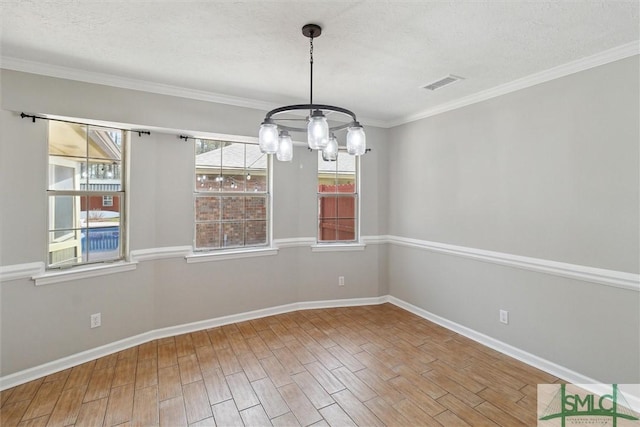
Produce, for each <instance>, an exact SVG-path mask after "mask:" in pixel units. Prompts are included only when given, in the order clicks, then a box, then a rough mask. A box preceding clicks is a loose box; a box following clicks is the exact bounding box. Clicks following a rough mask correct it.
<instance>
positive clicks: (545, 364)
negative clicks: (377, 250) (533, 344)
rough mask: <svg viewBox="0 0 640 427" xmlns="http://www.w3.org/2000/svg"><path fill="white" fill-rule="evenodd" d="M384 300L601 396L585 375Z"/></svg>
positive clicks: (637, 404)
mask: <svg viewBox="0 0 640 427" xmlns="http://www.w3.org/2000/svg"><path fill="white" fill-rule="evenodd" d="M387 301H388V302H390V303H391V304H393V305H396V306H398V307H400V308H403V309H405V310H407V311H409V312H411V313H413V314H415V315H417V316H420V317H422V318H424V319H427V320H429V321H431V322H433V323H435V324H437V325H440V326H442V327H444V328H447V329H449V330H450V331H453V332H456V333H458V334H460V335H462V336H464V337H467V338H469V339H472V340H474V341H476V342H478V343H480V344H482V345H484V346H487V347H489V348H492V349H494V350H496V351H499V352H500V353H502V354H506V355H507V356H510V357H513V358H514V359H517V360H519V361H521V362H524V363H526V364H527V365H530V366H533V367H534V368H538V369H540V370H541V371H544V372H547V373H549V374H551V375H553V376H555V377H558V378H560V379H563V380H565V381H567V382H570V383H572V384H581V385H582V386H583V388H585V389H587V390H588V391H590V392H593V393H598V394H601V393H602V383H600V382H599V381H597V380H595V379H593V378H589V377H587V376H586V375H582V374H580V373H578V372H575V371H572V370H571V369H568V368H566V367H564V366H561V365H558V364H557V363H553V362H551V361H549V360H546V359H543V358H541V357H538V356H536V355H535V354H531V353H529V352H526V351H524V350H521V349H519V348H517V347H514V346H512V345H509V344H507V343H504V342H502V341H499V340H497V339H495V338H491V337H490V336H488V335H485V334H482V333H480V332H478V331H475V330H473V329H471V328H468V327H466V326H463V325H460V324H458V323H455V322H452V321H450V320H447V319H445V318H443V317H440V316H438V315H436V314H433V313H431V312H429V311H427V310H424V309H422V308H420V307H416V306H415V305H413V304H409V303H408V302H406V301H403V300H401V299H398V298H396V297H393V296H391V295H388V296H387ZM609 391H610V390H609ZM625 397H626V399H627V403H629V405H630V406H631V409H633V410H634V411H640V395H638V396H635V395H630V394H628V393H627V394H625Z"/></svg>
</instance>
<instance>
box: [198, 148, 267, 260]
mask: <svg viewBox="0 0 640 427" xmlns="http://www.w3.org/2000/svg"><path fill="white" fill-rule="evenodd" d="M195 164H196V165H195V166H196V174H195V191H194V195H195V238H194V246H195V249H196V250H207V249H227V248H245V247H258V246H268V245H269V241H270V236H269V221H270V218H269V206H270V203H271V200H270V194H269V181H270V173H269V158H268V156H267V155H266V154H263V153H261V152H260V147H259V146H258V145H257V144H250V143H244V142H230V141H217V140H206V139H196V140H195Z"/></svg>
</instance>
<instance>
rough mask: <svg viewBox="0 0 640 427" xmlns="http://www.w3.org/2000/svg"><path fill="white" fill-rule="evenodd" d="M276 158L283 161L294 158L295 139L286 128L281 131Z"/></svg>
mask: <svg viewBox="0 0 640 427" xmlns="http://www.w3.org/2000/svg"><path fill="white" fill-rule="evenodd" d="M276 158H277V159H278V160H280V161H281V162H290V161H291V160H293V141H292V140H291V136H290V135H289V132H287V131H286V130H283V131H282V132H280V137H279V138H278V151H277V152H276Z"/></svg>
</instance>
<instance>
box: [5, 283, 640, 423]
mask: <svg viewBox="0 0 640 427" xmlns="http://www.w3.org/2000/svg"><path fill="white" fill-rule="evenodd" d="M385 302H389V303H391V304H393V305H396V306H398V307H400V308H402V309H404V310H407V311H409V312H411V313H413V314H416V315H418V316H420V317H422V318H424V319H426V320H429V321H430V322H433V323H435V324H438V325H440V326H442V327H445V328H447V329H449V330H451V331H453V332H456V333H458V334H460V335H462V336H465V337H467V338H469V339H472V340H474V341H476V342H478V343H480V344H482V345H485V346H487V347H489V348H492V349H494V350H496V351H499V352H500V353H503V354H505V355H507V356H510V357H513V358H514V359H517V360H520V361H521V362H524V363H526V364H528V365H530V366H533V367H535V368H538V369H540V370H542V371H544V372H547V373H549V374H551V375H554V376H556V377H558V378H561V379H563V380H565V381H568V382H570V383H573V384H581V385H583V387H585V388H586V389H587V390H589V391H592V392H594V393H598V392H600V391H601V390H600V389H601V384H600V383H599V382H598V381H597V380H595V379H593V378H589V377H587V376H586V375H582V374H580V373H578V372H575V371H572V370H571V369H568V368H566V367H564V366H561V365H558V364H556V363H553V362H551V361H549V360H546V359H543V358H541V357H538V356H536V355H534V354H531V353H528V352H526V351H524V350H521V349H519V348H517V347H514V346H512V345H509V344H507V343H504V342H502V341H499V340H497V339H495V338H492V337H490V336H488V335H485V334H482V333H480V332H477V331H475V330H473V329H471V328H468V327H466V326H463V325H460V324H458V323H455V322H452V321H450V320H447V319H445V318H443V317H440V316H438V315H435V314H433V313H431V312H429V311H427V310H424V309H422V308H420V307H417V306H415V305H412V304H410V303H408V302H406V301H403V300H401V299H398V298H396V297H393V296H391V295H384V296H381V297H370V298H352V299H339V300H326V301H304V302H296V303H291V304H285V305H279V306H276V307H270V308H264V309H260V310H253V311H249V312H246V313H238V314H232V315H228V316H222V317H216V318H213V319H207V320H202V321H199V322H192V323H186V324H183V325H177V326H169V327H166V328H161V329H155V330H153V331H149V332H145V333H142V334H139V335H136V336H133V337H129V338H125V339H123V340H120V341H116V342H113V343H110V344H106V345H103V346H100V347H96V348H93V349H90V350H87V351H83V352H81V353H76V354H73V355H71V356H67V357H64V358H61V359H58V360H54V361H52V362H48V363H45V364H43V365H40V366H36V367H33V368H29V369H25V370H23V371H19V372H16V373H13V374H10V375H7V376H4V377H0V390H5V389H8V388H11V387H14V386H16V385H20V384H23V383H26V382H29V381H32V380H34V379H37V378H40V377H43V376H46V375H51V374H53V373H55V372H58V371H61V370H64V369H68V368H70V367H73V366H77V365H79V364H82V363H85V362H88V361H91V360H93V359H97V358H99V357H103V356H107V355H109V354H112V353H115V352H118V351H122V350H126V349H127V348H130V347H133V346H136V345H140V344H144V343H146V342H149V341H152V340H155V339H160V338H165V337H170V336H174V335H181V334H186V333H189V332H195V331H199V330H203V329H209V328H215V327H218V326H223V325H228V324H231V323H237V322H244V321H247V320H253V319H258V318H262V317H267V316H273V315H277V314H283V313H289V312H292V311H296V310H309V309H318V308H335V307H355V306H362V305H377V304H383V303H385ZM625 397H626V399H627V402H628V403H629V405H630V406H631V408H632V409H633V410H635V411H640V396H635V395H630V394H628V393H627V394H625Z"/></svg>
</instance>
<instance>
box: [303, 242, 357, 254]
mask: <svg viewBox="0 0 640 427" xmlns="http://www.w3.org/2000/svg"><path fill="white" fill-rule="evenodd" d="M366 246H367V245H365V244H364V243H360V242H354V243H316V244H315V245H311V251H312V252H349V251H364V248H365V247H366Z"/></svg>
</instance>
